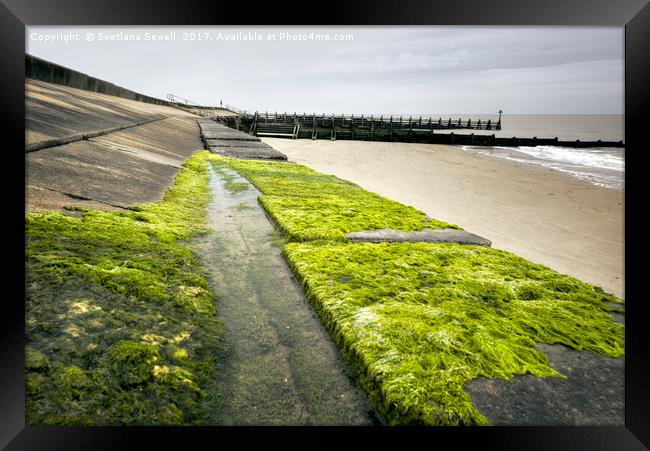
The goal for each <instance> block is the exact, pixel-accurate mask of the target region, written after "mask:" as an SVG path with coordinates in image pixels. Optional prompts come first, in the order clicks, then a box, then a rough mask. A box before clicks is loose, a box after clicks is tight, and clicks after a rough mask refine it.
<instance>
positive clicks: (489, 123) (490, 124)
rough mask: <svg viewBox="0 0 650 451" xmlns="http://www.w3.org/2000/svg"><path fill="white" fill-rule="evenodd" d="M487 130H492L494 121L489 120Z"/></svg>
mask: <svg viewBox="0 0 650 451" xmlns="http://www.w3.org/2000/svg"><path fill="white" fill-rule="evenodd" d="M485 129H486V130H492V119H488V123H487V126H486V127H485Z"/></svg>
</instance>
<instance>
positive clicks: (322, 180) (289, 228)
mask: <svg viewBox="0 0 650 451" xmlns="http://www.w3.org/2000/svg"><path fill="white" fill-rule="evenodd" d="M212 158H213V159H212V162H213V165H214V167H215V169H217V170H218V168H219V167H229V168H232V169H235V170H236V171H238V172H239V173H240V174H242V175H243V176H244V177H246V178H247V179H248V180H249V181H250V182H251V183H252V184H253V185H255V187H256V188H257V189H258V190H260V191H261V192H262V195H261V196H260V197H259V201H260V203H261V204H262V206H263V207H264V209H265V210H266V212H267V213H268V214H269V216H271V218H272V219H273V220H274V221H275V223H276V224H277V226H278V227H279V228H280V229H281V230H282V231H283V232H284V233H285V234H286V235H287V238H288V239H289V240H292V241H310V240H319V239H325V240H336V241H346V237H345V234H346V233H348V232H353V231H361V230H373V229H383V228H391V229H396V230H405V231H413V230H422V229H424V228H433V229H436V228H445V227H453V228H458V226H455V225H452V224H447V223H445V222H442V221H437V220H435V219H430V218H427V217H426V215H425V214H424V213H422V212H421V211H418V210H416V209H415V208H413V207H409V206H406V205H403V204H400V203H398V202H395V201H392V200H390V199H387V198H385V197H382V196H379V195H377V194H375V193H371V192H369V191H366V190H364V189H363V188H361V187H360V186H358V185H356V184H354V183H351V182H348V181H345V180H341V179H339V178H337V177H334V176H332V175H326V174H322V173H319V172H316V171H314V170H312V169H310V168H308V167H306V166H301V165H297V164H287V163H281V162H260V161H246V160H235V159H227V158H221V157H218V156H213V157H212Z"/></svg>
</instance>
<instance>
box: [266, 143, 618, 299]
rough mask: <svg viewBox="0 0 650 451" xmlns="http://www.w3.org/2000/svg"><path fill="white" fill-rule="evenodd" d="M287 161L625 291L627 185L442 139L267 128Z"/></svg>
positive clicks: (495, 244)
mask: <svg viewBox="0 0 650 451" xmlns="http://www.w3.org/2000/svg"><path fill="white" fill-rule="evenodd" d="M263 141H264V142H266V143H267V144H269V145H271V146H273V147H274V148H275V149H277V150H279V151H280V152H283V153H284V154H286V155H287V157H288V158H289V161H293V162H295V163H299V164H304V165H306V166H309V167H311V168H313V169H316V170H318V171H321V172H325V173H330V174H334V175H336V176H338V177H341V178H343V179H346V180H350V181H352V182H354V183H357V184H358V185H360V186H361V187H363V188H365V189H367V190H370V191H373V192H375V193H378V194H380V195H382V196H385V197H388V198H390V199H392V200H396V201H398V202H401V203H404V204H406V205H411V206H413V207H415V208H418V209H420V210H421V211H423V212H425V213H426V214H427V215H429V216H431V217H433V218H435V219H438V220H441V221H447V222H451V223H455V224H458V225H459V226H461V227H463V228H464V229H466V230H467V231H469V232H472V233H476V234H478V235H481V236H483V237H485V238H487V239H489V240H491V241H492V243H493V244H492V245H493V247H494V248H497V249H503V250H507V251H510V252H513V253H515V254H517V255H519V256H521V257H524V258H526V259H528V260H530V261H533V262H535V263H541V264H544V265H546V266H549V267H550V268H552V269H554V270H556V271H559V272H562V273H565V274H569V275H571V276H574V277H577V278H578V279H580V280H583V281H585V282H589V283H592V284H595V285H598V286H601V287H602V288H603V289H604V290H605V291H606V292H609V293H611V294H614V295H616V296H618V297H621V298H623V297H624V295H625V292H624V243H625V240H624V192H623V191H622V190H616V189H611V188H605V187H600V186H596V185H592V184H590V183H588V182H585V181H583V180H580V179H577V178H575V177H573V176H571V175H569V174H566V173H563V172H559V171H555V170H552V169H548V168H543V167H537V166H533V165H529V164H524V163H519V162H515V161H508V160H502V159H497V158H493V157H488V156H484V155H477V154H474V153H471V152H467V151H464V150H462V149H461V148H459V147H455V146H447V145H436V144H412V143H389V142H368V141H326V140H317V141H311V140H287V139H282V138H264V139H263Z"/></svg>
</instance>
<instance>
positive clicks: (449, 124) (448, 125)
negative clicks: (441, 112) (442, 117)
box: [447, 118, 451, 128]
mask: <svg viewBox="0 0 650 451" xmlns="http://www.w3.org/2000/svg"><path fill="white" fill-rule="evenodd" d="M447 128H451V118H449V122H448V123H447Z"/></svg>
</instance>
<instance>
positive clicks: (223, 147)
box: [196, 118, 287, 160]
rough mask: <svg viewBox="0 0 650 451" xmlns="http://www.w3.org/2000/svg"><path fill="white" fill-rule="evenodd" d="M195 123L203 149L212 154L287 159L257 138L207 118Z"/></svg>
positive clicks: (246, 157) (261, 158)
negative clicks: (199, 130)
mask: <svg viewBox="0 0 650 451" xmlns="http://www.w3.org/2000/svg"><path fill="white" fill-rule="evenodd" d="M196 122H197V123H198V124H199V128H200V129H201V139H203V143H204V144H205V147H206V148H207V149H209V150H210V151H211V152H212V153H216V154H219V155H221V156H224V157H231V158H245V159H260V160H286V159H287V156H286V155H284V154H283V153H281V152H278V151H277V150H275V149H274V148H272V147H271V146H269V145H268V144H264V143H263V142H261V140H260V139H259V138H258V137H257V136H253V135H249V134H248V133H244V132H241V131H239V130H235V129H232V128H230V127H226V126H225V125H222V124H219V123H217V122H216V121H214V120H212V119H208V118H201V119H197V121H196Z"/></svg>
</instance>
